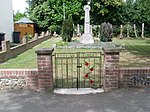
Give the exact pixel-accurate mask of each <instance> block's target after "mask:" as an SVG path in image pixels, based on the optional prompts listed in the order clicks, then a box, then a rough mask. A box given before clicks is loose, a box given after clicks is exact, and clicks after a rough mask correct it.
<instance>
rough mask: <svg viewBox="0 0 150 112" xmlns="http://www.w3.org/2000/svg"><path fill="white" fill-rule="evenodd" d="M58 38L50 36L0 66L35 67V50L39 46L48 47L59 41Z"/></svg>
mask: <svg viewBox="0 0 150 112" xmlns="http://www.w3.org/2000/svg"><path fill="white" fill-rule="evenodd" d="M60 40H61V39H60V38H51V39H49V40H47V41H45V42H42V43H41V44H39V45H37V46H35V47H33V48H32V49H30V50H28V51H26V52H24V53H22V54H20V55H18V56H16V57H14V58H12V59H10V60H8V61H6V62H5V63H2V64H0V68H36V67H37V63H36V53H35V51H36V50H37V49H40V48H50V47H52V46H53V44H54V43H56V42H59V41H60Z"/></svg>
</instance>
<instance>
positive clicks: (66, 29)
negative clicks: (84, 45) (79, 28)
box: [62, 15, 74, 42]
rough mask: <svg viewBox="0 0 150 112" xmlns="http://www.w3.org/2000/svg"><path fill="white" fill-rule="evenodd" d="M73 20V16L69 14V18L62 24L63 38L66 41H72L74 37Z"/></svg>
mask: <svg viewBox="0 0 150 112" xmlns="http://www.w3.org/2000/svg"><path fill="white" fill-rule="evenodd" d="M73 31H74V28H73V20H72V16H71V15H69V17H68V19H65V20H64V21H63V24H62V39H63V41H65V42H71V39H72V37H73Z"/></svg>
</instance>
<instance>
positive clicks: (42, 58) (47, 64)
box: [36, 49, 54, 91]
mask: <svg viewBox="0 0 150 112" xmlns="http://www.w3.org/2000/svg"><path fill="white" fill-rule="evenodd" d="M53 51H54V49H40V50H37V51H36V53H37V63H38V84H39V90H40V91H52V90H53V66H52V53H53Z"/></svg>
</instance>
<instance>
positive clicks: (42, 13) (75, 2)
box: [27, 0, 84, 30]
mask: <svg viewBox="0 0 150 112" xmlns="http://www.w3.org/2000/svg"><path fill="white" fill-rule="evenodd" d="M27 2H28V4H29V9H28V12H29V16H30V19H31V20H33V21H34V22H36V23H37V24H38V25H39V27H40V28H41V29H44V30H46V29H47V28H48V27H49V26H51V25H62V22H63V20H64V9H65V15H66V17H67V16H68V15H72V18H73V21H74V22H75V24H77V23H80V21H81V20H82V19H83V15H84V13H83V10H82V2H80V0H27ZM63 4H64V5H63Z"/></svg>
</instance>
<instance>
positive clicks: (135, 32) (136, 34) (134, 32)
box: [133, 24, 138, 38]
mask: <svg viewBox="0 0 150 112" xmlns="http://www.w3.org/2000/svg"><path fill="white" fill-rule="evenodd" d="M133 27H134V34H135V37H136V38H138V36H137V32H136V25H135V24H134V26H133Z"/></svg>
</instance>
